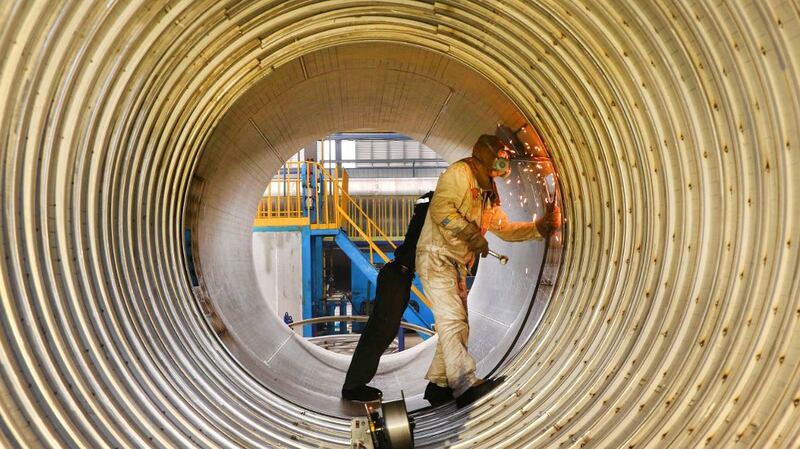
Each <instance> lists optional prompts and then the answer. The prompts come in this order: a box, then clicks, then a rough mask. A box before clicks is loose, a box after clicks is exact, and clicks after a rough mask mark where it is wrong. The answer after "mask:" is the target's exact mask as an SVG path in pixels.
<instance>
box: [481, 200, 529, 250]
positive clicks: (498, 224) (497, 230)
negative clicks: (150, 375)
mask: <svg viewBox="0 0 800 449" xmlns="http://www.w3.org/2000/svg"><path fill="white" fill-rule="evenodd" d="M493 209H494V210H493V211H492V219H491V221H490V222H489V231H491V232H492V234H494V235H496V236H498V237H500V238H501V239H503V240H505V241H507V242H521V241H524V240H531V239H541V238H542V235H541V234H539V230H538V229H536V223H535V222H533V221H530V222H511V221H508V216H506V213H505V212H503V209H502V208H501V207H500V206H494V208H493Z"/></svg>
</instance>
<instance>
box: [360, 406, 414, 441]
mask: <svg viewBox="0 0 800 449" xmlns="http://www.w3.org/2000/svg"><path fill="white" fill-rule="evenodd" d="M374 404H377V408H375V407H373V405H374ZM364 409H365V410H366V412H367V416H365V417H357V418H353V419H352V420H351V422H350V442H351V447H352V448H353V449H413V448H414V419H413V418H411V417H410V416H408V412H407V411H406V400H405V397H403V398H402V399H400V400H396V401H388V402H382V401H381V402H375V403H368V404H364Z"/></svg>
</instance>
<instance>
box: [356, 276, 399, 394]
mask: <svg viewBox="0 0 800 449" xmlns="http://www.w3.org/2000/svg"><path fill="white" fill-rule="evenodd" d="M412 279H413V278H412V274H411V273H408V272H405V271H404V270H403V268H402V267H401V266H400V265H399V264H395V263H389V264H386V265H385V266H384V267H383V268H382V269H381V271H380V273H378V282H377V291H376V294H375V308H374V309H373V311H372V314H371V315H370V317H369V321H367V325H366V326H365V327H364V330H363V331H362V332H361V337H360V338H359V340H358V345H357V346H356V350H355V352H353V358H352V360H351V361H350V368H349V369H348V370H347V376H346V377H345V381H344V386H343V389H344V390H354V389H356V388H359V387H361V386H364V385H366V384H367V383H369V382H370V381H371V380H372V378H373V377H374V376H375V373H376V372H377V370H378V362H379V361H380V358H381V355H382V354H383V352H384V351H385V350H386V348H388V347H389V344H390V343H391V342H392V340H394V338H395V336H396V335H397V329H398V328H399V326H400V321H401V319H402V317H403V312H404V311H405V309H406V306H408V299H409V296H410V293H411V281H412Z"/></svg>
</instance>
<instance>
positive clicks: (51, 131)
mask: <svg viewBox="0 0 800 449" xmlns="http://www.w3.org/2000/svg"><path fill="white" fill-rule="evenodd" d="M799 15H800V5H799V4H798V3H797V2H796V1H795V0H788V1H744V0H743V1H728V2H723V1H719V2H712V1H683V2H668V1H660V2H655V1H654V2H642V1H628V2H622V1H617V2H593V1H585V2H566V1H552V2H550V1H541V2H529V1H503V2H500V1H486V2H485V1H442V2H435V3H432V2H411V1H370V2H358V1H344V0H342V1H320V2H306V1H287V2H280V1H273V2H267V1H264V2H255V1H253V2H238V3H235V2H218V1H173V2H156V1H140V2H114V1H106V2H89V1H75V2H64V3H56V2H44V1H16V2H15V1H4V2H2V3H0V23H2V26H0V33H2V36H0V55H2V57H1V58H0V61H2V62H0V92H1V93H2V100H3V102H2V109H0V136H2V139H3V144H2V148H3V152H2V169H0V176H2V178H1V179H2V189H3V193H2V205H1V206H0V223H1V224H2V231H1V232H2V239H0V244H2V254H3V258H2V259H0V295H2V315H1V316H0V327H2V333H3V338H2V345H1V346H0V357H1V358H0V379H2V381H0V416H1V417H2V421H0V422H1V423H2V424H0V425H2V427H1V428H0V429H1V430H2V431H0V446H2V447H19V446H22V447H36V446H48V447H59V446H64V447H143V446H153V447H190V446H199V447H242V446H244V447H318V446H322V447H340V446H345V445H346V444H347V442H348V435H347V426H348V422H347V421H346V420H344V419H340V418H332V417H327V416H323V415H319V414H316V413H313V412H310V411H306V410H302V409H300V408H298V407H295V406H293V405H292V404H290V403H288V402H286V401H285V400H283V399H281V398H280V397H277V396H275V395H272V394H270V393H269V392H268V391H265V390H264V389H263V388H261V387H260V386H259V385H258V384H256V383H255V382H254V381H253V380H252V379H251V378H249V377H248V376H247V374H246V373H245V372H244V371H243V370H241V369H240V368H239V367H238V366H237V365H236V364H235V363H234V362H232V361H231V358H230V357H229V356H228V355H227V353H226V352H225V351H224V350H223V349H222V346H221V345H220V344H219V343H218V341H217V340H216V339H215V338H214V337H213V336H212V332H211V331H210V329H209V328H208V326H207V325H206V324H205V322H204V320H203V317H202V314H201V312H200V311H199V309H198V307H197V305H196V302H195V301H194V298H193V297H192V294H191V291H190V289H189V286H188V281H187V277H186V274H185V271H184V265H183V256H182V248H181V220H182V217H183V205H184V199H185V197H186V192H187V189H188V187H189V184H190V180H191V176H192V170H193V166H194V164H195V163H196V162H197V160H198V155H199V154H200V151H201V149H203V147H204V145H205V142H206V139H207V137H208V136H209V134H210V133H211V132H212V131H213V129H214V127H215V124H216V123H218V122H219V120H220V118H221V116H222V114H223V113H224V112H225V111H226V110H228V108H229V107H230V106H231V105H232V104H233V101H234V100H235V99H237V98H238V97H239V96H240V95H242V94H243V93H244V92H245V90H246V89H247V88H248V87H250V86H252V85H253V84H254V83H255V82H256V81H257V80H258V79H261V78H262V77H264V76H265V75H268V73H269V72H271V71H272V70H273V68H274V67H278V66H280V65H282V64H285V63H287V62H288V61H292V60H295V59H296V58H297V57H299V56H300V55H302V54H306V53H309V52H311V51H314V50H318V49H322V48H327V47H331V46H334V45H339V44H344V43H348V42H369V41H375V42H377V41H380V42H384V43H387V42H394V43H403V44H412V45H416V46H418V47H420V48H423V49H426V50H428V51H430V52H434V53H437V54H446V55H448V56H449V57H451V58H453V59H455V60H458V61H460V62H461V63H463V64H465V65H467V66H469V67H472V68H473V69H474V70H476V71H477V72H479V73H480V74H481V75H482V76H484V77H486V78H488V79H489V80H491V81H492V82H493V83H494V84H495V85H496V86H497V87H498V88H499V89H500V90H502V91H503V92H504V93H505V94H506V95H507V96H508V98H510V99H511V100H512V101H513V102H514V103H515V104H516V106H517V107H518V108H519V110H520V111H521V112H522V113H523V114H524V115H525V116H527V117H528V118H529V120H530V121H531V122H532V123H533V124H534V125H535V126H536V127H537V128H538V129H539V130H540V131H541V132H542V135H543V137H544V138H545V140H546V141H547V142H548V144H549V145H550V147H551V149H552V151H553V154H554V157H555V159H556V161H557V163H558V168H559V170H560V173H561V174H562V178H561V180H562V183H563V189H564V192H565V197H566V198H567V201H568V202H569V205H570V207H569V209H568V210H569V214H568V217H567V218H568V220H569V221H568V226H569V233H568V237H569V241H568V242H567V247H566V252H565V254H564V265H563V267H562V276H561V278H560V279H559V280H558V284H557V286H556V292H555V296H554V298H553V300H552V303H551V307H550V308H549V310H548V312H547V315H546V316H545V322H544V324H543V325H542V326H541V328H540V329H539V330H538V332H537V333H536V334H535V335H534V337H533V338H532V340H531V341H530V342H529V344H528V345H527V349H526V350H525V351H524V352H523V353H522V354H521V355H520V356H518V357H517V358H516V360H515V361H514V364H513V366H512V367H511V368H510V370H509V372H508V374H509V375H510V380H509V381H508V382H507V383H506V384H505V386H504V387H503V388H501V389H499V390H498V391H497V392H496V393H495V394H494V395H493V397H492V398H491V400H489V401H486V402H483V403H481V404H479V405H478V406H477V407H475V408H472V409H470V410H468V411H467V412H462V413H459V414H454V415H451V416H420V417H419V420H420V428H419V432H418V434H419V439H418V442H419V445H420V446H423V445H427V446H430V447H441V446H445V445H453V447H475V446H477V447H491V448H499V447H513V448H516V447H572V446H574V447H603V448H620V447H635V448H639V447H653V448H663V447H675V448H687V447H715V448H718V447H749V448H764V447H778V448H796V447H799V446H800V426H798V424H797V423H798V422H800V338H798V337H799V336H800V332H799V331H798V329H800V291H799V290H800V288H799V287H798V284H799V283H800V280H799V279H800V276H798V272H799V270H798V266H799V264H798V262H799V261H798V250H797V247H798V244H800V238H799V237H800V235H799V234H800V226H798V223H799V222H798V219H797V217H798V216H800V212H799V211H798V206H797V195H798V193H800V175H798V170H800V166H799V164H800V158H799V157H798V146H800V131H799V130H798V127H799V126H800V125H799V124H800V79H799V77H798V73H797V70H798V67H799V66H800V61H798V58H800V23H798V16H799ZM375 45H379V44H377V43H376V44H375ZM279 88H280V86H277V87H276V89H279ZM409 94H410V95H413V94H414V93H413V92H409ZM352 112H353V113H356V112H357V111H352ZM453 126H457V125H453ZM420 131H421V132H422V133H424V131H425V130H420ZM455 131H458V130H454V132H455ZM302 137H306V136H299V135H298V136H297V139H298V141H299V140H302V139H301V138H302ZM464 143H465V142H453V143H452V145H451V148H449V149H448V148H444V149H445V152H444V153H443V155H446V156H447V157H448V158H449V159H453V158H455V157H457V156H459V155H461V154H463V153H464V151H465V150H464V148H463V144H464ZM440 147H441V145H440ZM444 147H446V145H444ZM277 156H280V155H277ZM278 159H279V158H276V160H275V161H274V163H275V164H279V163H280V162H282V161H279V160H278ZM264 179H266V178H264ZM255 195H260V192H258V191H257V190H256V191H255ZM253 207H255V205H253Z"/></svg>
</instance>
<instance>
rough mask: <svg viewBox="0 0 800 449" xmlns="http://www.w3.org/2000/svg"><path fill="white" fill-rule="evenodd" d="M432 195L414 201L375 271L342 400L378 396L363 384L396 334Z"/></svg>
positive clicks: (412, 275) (373, 390) (407, 297)
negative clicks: (396, 241)
mask: <svg viewBox="0 0 800 449" xmlns="http://www.w3.org/2000/svg"><path fill="white" fill-rule="evenodd" d="M432 195H433V192H428V193H426V194H425V195H423V196H421V197H419V198H418V199H417V200H416V202H415V205H414V214H413V215H412V217H411V221H410V222H409V224H408V229H407V230H406V236H405V240H404V241H403V244H401V245H400V246H398V247H397V248H396V249H395V250H394V260H393V261H391V262H389V263H387V264H386V265H384V266H383V268H381V271H380V272H379V273H378V280H377V283H376V292H375V308H374V309H373V310H372V313H371V314H370V316H369V320H368V321H367V324H366V326H365V327H364V330H363V331H362V332H361V337H360V338H359V339H358V345H357V346H356V350H355V351H354V352H353V358H352V359H351V360H350V367H349V369H348V370H347V375H346V376H345V381H344V385H343V386H342V397H343V398H345V399H349V400H353V401H360V402H373V401H377V400H379V399H380V398H381V396H382V392H381V391H380V390H379V389H377V388H374V387H370V386H368V385H367V383H369V382H370V381H371V380H372V378H373V377H374V376H375V373H376V372H377V370H378V362H379V361H380V358H381V355H382V354H383V352H384V351H386V348H388V347H389V344H390V343H391V342H392V340H394V337H395V335H397V330H398V329H399V326H400V320H401V318H402V317H403V312H404V311H405V310H406V307H407V306H408V301H409V296H410V295H411V283H412V282H413V280H414V265H415V258H416V251H417V240H418V239H419V235H420V232H421V231H422V224H423V223H424V221H425V216H426V215H427V212H428V206H429V205H430V199H431V196H432Z"/></svg>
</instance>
